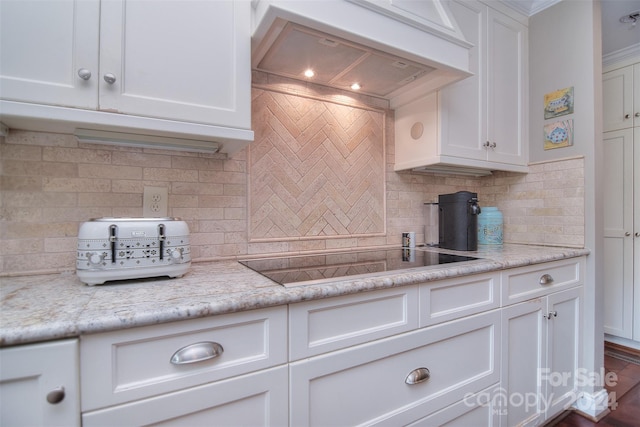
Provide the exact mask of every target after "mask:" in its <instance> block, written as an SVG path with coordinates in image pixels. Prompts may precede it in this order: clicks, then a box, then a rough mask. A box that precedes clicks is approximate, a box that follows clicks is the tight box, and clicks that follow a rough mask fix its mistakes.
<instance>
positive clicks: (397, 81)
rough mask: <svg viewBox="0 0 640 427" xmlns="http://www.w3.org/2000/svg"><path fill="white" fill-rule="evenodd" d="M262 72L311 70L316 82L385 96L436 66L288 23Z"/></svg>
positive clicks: (265, 59) (261, 65)
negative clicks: (357, 84)
mask: <svg viewBox="0 0 640 427" xmlns="http://www.w3.org/2000/svg"><path fill="white" fill-rule="evenodd" d="M256 69H258V70H260V71H266V72H268V73H272V74H277V75H280V76H284V77H290V78H294V79H300V76H301V75H305V76H307V74H305V72H306V71H308V70H313V73H314V75H313V76H312V77H308V78H309V80H310V81H313V82H314V83H318V84H322V85H326V86H330V87H335V88H338V89H344V90H350V89H352V87H353V85H354V84H355V83H359V84H360V89H359V92H361V93H366V94H368V95H373V96H378V97H381V98H386V97H388V96H389V95H390V94H391V93H393V92H395V91H397V90H398V89H400V88H401V87H403V86H405V85H407V84H409V83H411V82H413V81H415V80H416V79H418V78H420V77H422V76H424V75H426V74H428V73H430V72H432V71H434V68H433V67H429V66H427V65H423V64H419V63H417V62H413V61H409V60H406V59H403V58H400V57H397V56H393V55H389V54H387V53H384V52H380V51H378V50H375V49H372V48H369V47H366V46H363V45H361V44H357V43H353V42H349V41H347V40H344V39H341V38H338V37H334V36H331V35H329V34H327V33H323V32H320V31H316V30H312V29H310V28H307V27H303V26H301V25H296V24H292V23H290V22H289V23H287V24H285V26H284V29H283V30H282V31H281V32H280V34H279V35H278V37H277V38H276V40H275V42H274V43H273V44H272V45H271V47H270V49H269V50H267V52H266V54H265V55H264V57H263V58H262V60H261V61H260V62H259V63H258V65H257V66H256Z"/></svg>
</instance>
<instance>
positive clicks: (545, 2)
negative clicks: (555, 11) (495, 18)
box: [500, 0, 561, 17]
mask: <svg viewBox="0 0 640 427" xmlns="http://www.w3.org/2000/svg"><path fill="white" fill-rule="evenodd" d="M560 1H561V0H538V1H535V2H530V6H529V7H527V2H517V1H508V0H500V3H503V4H504V5H506V6H507V7H509V8H511V9H513V10H515V11H517V12H519V13H521V14H523V15H526V16H529V17H531V16H533V15H535V14H536V13H538V12H541V11H543V10H545V9H547V8H549V7H551V6H553V5H555V4H556V3H560Z"/></svg>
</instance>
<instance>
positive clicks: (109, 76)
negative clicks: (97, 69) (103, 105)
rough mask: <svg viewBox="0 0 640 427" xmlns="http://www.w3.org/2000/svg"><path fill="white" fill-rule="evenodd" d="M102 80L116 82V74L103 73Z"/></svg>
mask: <svg viewBox="0 0 640 427" xmlns="http://www.w3.org/2000/svg"><path fill="white" fill-rule="evenodd" d="M104 81H105V82H107V83H109V84H110V85H112V84H114V83H115V82H116V76H115V75H114V74H111V73H107V74H105V75H104Z"/></svg>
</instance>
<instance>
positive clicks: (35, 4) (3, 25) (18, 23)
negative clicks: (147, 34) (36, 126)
mask: <svg viewBox="0 0 640 427" xmlns="http://www.w3.org/2000/svg"><path fill="white" fill-rule="evenodd" d="M99 19H100V2H99V1H98V0H76V1H66V0H58V1H53V0H52V1H18V0H6V1H5V0H3V1H2V7H0V43H1V49H0V55H1V56H0V91H1V92H0V94H1V96H2V99H9V100H16V101H25V102H35V103H40V104H50V105H61V106H67V107H78V108H96V107H97V106H98V78H99V76H98V44H99V42H98V37H99V30H100V26H99V25H98V22H99Z"/></svg>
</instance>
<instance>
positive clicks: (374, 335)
mask: <svg viewBox="0 0 640 427" xmlns="http://www.w3.org/2000/svg"><path fill="white" fill-rule="evenodd" d="M289 319H290V320H289V330H290V346H291V348H290V355H291V360H297V359H300V358H303V357H309V356H313V355H317V354H320V353H325V352H327V351H333V350H337V349H341V348H345V347H349V346H353V345H356V344H361V343H364V342H367V341H371V340H374V339H379V338H384V337H388V336H391V335H395V334H399V333H401V332H406V331H410V330H412V329H416V328H417V327H418V288H417V286H406V287H401V288H396V289H385V290H380V291H375V292H367V293H363V294H358V295H347V296H342V297H337V298H329V299H323V300H315V301H309V302H304V303H300V304H292V305H290V306H289Z"/></svg>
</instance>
